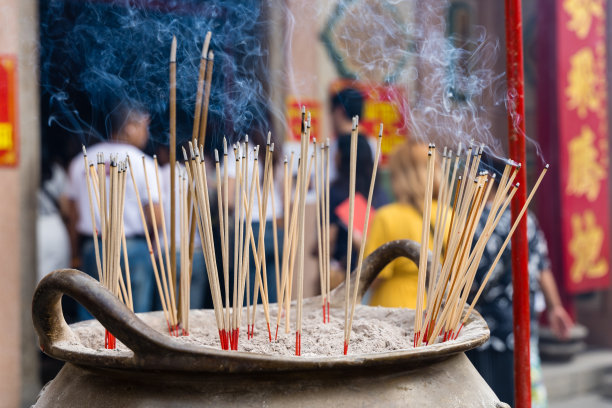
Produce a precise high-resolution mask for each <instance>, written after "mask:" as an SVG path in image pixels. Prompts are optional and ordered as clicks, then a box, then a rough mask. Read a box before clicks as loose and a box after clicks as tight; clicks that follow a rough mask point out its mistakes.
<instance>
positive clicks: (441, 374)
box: [32, 241, 507, 408]
mask: <svg viewBox="0 0 612 408" xmlns="http://www.w3.org/2000/svg"><path fill="white" fill-rule="evenodd" d="M419 250H420V248H419V245H418V244H417V243H415V242H412V241H393V242H389V243H387V244H385V245H383V246H381V247H380V248H379V249H377V250H376V251H375V252H374V253H372V254H371V255H370V256H369V257H368V258H366V259H365V260H364V265H363V271H362V274H361V278H360V282H359V294H358V296H359V298H361V296H362V295H363V294H364V293H365V290H366V289H367V288H368V287H369V285H370V284H371V283H372V281H373V280H374V279H375V277H376V276H377V274H378V272H379V271H380V270H381V269H382V268H383V267H384V266H385V265H386V264H387V263H389V262H390V261H392V260H393V259H395V258H397V257H400V256H405V257H407V258H410V259H411V260H413V261H415V262H416V263H417V264H418V259H419ZM352 279H353V280H354V279H355V273H353V275H352ZM353 284H355V282H354V281H353ZM64 294H66V295H68V296H71V297H73V298H74V299H76V300H77V301H78V302H80V303H81V304H82V305H83V306H85V307H86V308H87V309H88V310H89V311H90V312H91V313H92V314H93V315H94V316H95V317H96V318H97V319H98V321H99V322H100V323H101V324H102V325H103V326H104V327H105V328H107V329H108V330H109V331H110V332H111V333H113V334H114V335H115V336H116V338H117V339H118V340H119V341H121V342H122V343H123V344H124V345H125V346H127V348H129V350H125V351H120V350H104V351H103V352H101V351H97V350H94V349H92V348H89V347H87V346H86V345H84V344H83V343H82V342H81V339H80V338H79V336H78V335H77V334H76V333H75V331H73V330H72V329H71V327H70V326H68V325H67V324H66V322H65V320H64V318H63V314H62V309H61V302H60V301H61V297H62V295H64ZM331 300H332V302H331V305H332V308H341V307H343V300H344V286H343V285H342V286H340V287H338V288H336V289H335V290H334V291H333V292H332V299H331ZM320 304H321V300H320V298H318V297H314V298H310V299H306V300H305V302H304V308H305V309H310V308H317V309H319V308H320ZM210 313H213V312H212V310H211V311H210ZM406 313H414V311H410V310H406ZM32 317H33V321H34V327H35V329H36V331H37V333H38V336H39V340H40V347H41V350H42V351H44V352H45V353H46V354H48V355H50V356H51V357H54V358H57V359H59V360H63V361H66V364H65V365H64V367H63V368H62V370H61V371H60V373H59V374H58V376H57V377H56V378H55V379H54V380H53V381H51V382H50V383H49V384H47V385H46V386H45V388H44V389H43V391H41V394H40V396H39V399H38V402H37V404H36V405H35V406H36V407H47V406H62V407H83V406H87V407H89V408H92V407H102V406H105V407H107V406H116V407H123V406H134V405H142V406H162V405H163V406H181V407H185V406H283V407H287V406H327V407H329V406H332V405H333V406H334V408H335V407H349V406H350V407H353V406H358V405H359V406H363V405H365V406H376V405H381V406H382V405H384V406H417V405H418V406H420V407H423V406H424V407H429V406H431V407H443V406H452V407H478V406H480V407H505V406H507V405H506V404H503V403H501V402H499V400H498V399H497V397H496V396H495V394H494V393H493V391H491V389H490V388H489V387H488V386H487V384H486V383H485V382H484V380H483V379H482V378H481V377H480V375H479V374H478V373H477V371H476V370H475V369H474V367H473V366H472V365H471V364H470V362H469V360H468V359H467V358H466V357H465V355H464V354H463V352H464V351H466V350H469V349H471V348H474V347H477V346H479V345H481V344H483V343H484V342H485V341H486V340H487V339H488V337H489V332H488V328H487V326H486V323H485V322H484V320H483V319H482V318H481V317H480V316H479V315H478V314H477V313H473V314H472V316H471V317H470V318H469V320H468V322H467V324H466V328H468V327H471V329H470V330H466V333H464V334H463V335H462V336H460V337H459V338H458V339H457V340H454V341H452V342H448V343H439V344H434V345H430V346H424V347H418V348H410V349H406V350H396V351H387V352H380V353H373V354H355V355H351V354H350V353H349V355H347V356H344V355H338V356H336V357H305V356H302V357H293V356H292V357H287V356H278V355H263V354H256V353H246V352H237V351H224V350H220V349H213V348H210V347H199V346H196V345H191V344H184V343H181V342H179V341H178V340H176V339H175V338H172V337H170V336H167V335H164V334H162V333H160V332H158V331H156V330H154V329H152V328H151V327H150V326H148V325H147V324H146V323H145V322H143V320H141V319H140V318H139V317H138V315H136V314H134V313H132V312H130V311H129V310H128V309H127V308H126V307H125V306H124V305H123V304H122V303H121V302H120V301H119V300H118V299H117V298H116V297H115V296H113V295H112V294H111V293H110V292H109V291H108V290H106V289H105V288H104V287H102V286H101V285H100V284H99V283H98V282H97V281H96V280H94V279H92V278H90V277H89V276H87V275H86V274H84V273H82V272H79V271H76V270H60V271H55V272H52V273H51V274H49V275H48V276H47V277H45V279H43V280H42V281H41V282H40V284H39V285H38V288H37V289H36V293H35V295H34V298H33V303H32ZM81 325H82V323H81Z"/></svg>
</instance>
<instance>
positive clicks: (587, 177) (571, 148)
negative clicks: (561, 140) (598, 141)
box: [565, 125, 606, 201]
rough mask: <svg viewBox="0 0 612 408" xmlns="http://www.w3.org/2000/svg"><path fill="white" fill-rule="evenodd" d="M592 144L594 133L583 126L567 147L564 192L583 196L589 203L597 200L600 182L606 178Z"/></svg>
mask: <svg viewBox="0 0 612 408" xmlns="http://www.w3.org/2000/svg"><path fill="white" fill-rule="evenodd" d="M594 142H595V133H593V131H592V130H591V128H590V127H588V126H586V125H585V126H582V130H581V131H580V135H579V136H576V137H574V138H573V139H572V140H571V141H570V142H569V143H568V146H567V149H568V157H569V163H568V167H569V177H568V180H567V187H566V189H565V191H566V193H567V194H572V195H576V196H583V195H584V196H586V198H587V199H588V200H589V201H595V199H597V197H598V196H599V190H600V188H601V181H602V180H604V179H605V178H606V169H605V168H604V166H603V165H602V164H601V163H600V162H599V161H598V158H597V156H598V151H597V148H596V147H595V143H594Z"/></svg>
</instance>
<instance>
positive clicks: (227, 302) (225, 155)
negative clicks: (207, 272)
mask: <svg viewBox="0 0 612 408" xmlns="http://www.w3.org/2000/svg"><path fill="white" fill-rule="evenodd" d="M229 165H230V164H229V156H228V151H227V139H226V138H225V137H223V217H224V218H223V219H224V220H225V222H224V223H223V224H224V237H225V239H224V242H223V246H224V247H225V255H226V258H225V259H224V264H223V280H224V283H225V309H226V311H225V329H226V330H228V333H227V335H229V329H230V294H229V286H230V282H229V280H230V278H229V262H230V256H229V191H228V189H229V174H228V166H229Z"/></svg>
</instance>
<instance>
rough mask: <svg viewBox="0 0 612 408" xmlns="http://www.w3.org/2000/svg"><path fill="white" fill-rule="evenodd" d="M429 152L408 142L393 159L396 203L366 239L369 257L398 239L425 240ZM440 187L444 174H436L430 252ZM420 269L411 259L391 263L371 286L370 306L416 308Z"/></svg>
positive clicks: (378, 217) (382, 210)
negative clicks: (423, 232) (424, 222)
mask: <svg viewBox="0 0 612 408" xmlns="http://www.w3.org/2000/svg"><path fill="white" fill-rule="evenodd" d="M427 150H428V146H427V145H426V144H422V143H416V142H413V141H408V142H406V143H404V144H402V145H400V146H399V147H398V148H397V149H396V150H395V152H393V154H392V156H391V157H390V160H389V169H390V172H391V187H392V189H393V194H394V195H395V199H396V202H394V203H392V204H388V205H386V206H383V207H381V208H380V209H378V211H377V212H376V214H375V215H374V218H373V220H372V225H371V227H370V230H369V232H368V238H367V240H366V247H365V254H366V255H368V254H370V253H372V252H373V251H374V250H376V249H377V248H378V247H379V246H381V245H382V244H384V243H386V242H389V241H394V240H397V239H411V240H413V241H417V242H420V241H421V233H422V222H423V204H424V199H425V185H426V179H427ZM439 186H440V171H438V168H436V171H435V172H434V185H433V197H434V200H432V209H431V222H430V225H431V227H430V240H429V249H430V250H431V249H432V246H433V243H432V239H431V237H432V236H433V228H434V224H435V216H436V208H437V202H436V200H435V198H436V197H437V196H438V189H439ZM417 282H418V266H417V265H415V264H414V262H412V261H411V260H409V259H407V258H398V259H395V260H394V261H393V262H391V263H389V264H388V265H387V266H386V267H385V268H384V269H383V270H382V271H381V272H380V274H379V275H378V277H377V279H376V280H375V281H374V283H373V284H372V286H371V292H372V295H371V297H370V305H372V306H385V307H406V308H412V309H414V308H415V307H416V298H417Z"/></svg>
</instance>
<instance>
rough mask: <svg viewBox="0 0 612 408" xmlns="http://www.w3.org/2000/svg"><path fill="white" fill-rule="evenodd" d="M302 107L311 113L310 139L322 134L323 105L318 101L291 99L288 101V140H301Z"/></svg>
mask: <svg viewBox="0 0 612 408" xmlns="http://www.w3.org/2000/svg"><path fill="white" fill-rule="evenodd" d="M302 106H304V107H306V111H308V112H310V125H311V132H310V138H311V139H312V138H316V137H317V134H318V133H319V132H320V128H319V123H320V120H321V104H320V103H319V101H318V100H316V99H297V98H295V97H290V98H289V99H288V101H287V123H288V125H289V138H288V140H298V141H299V140H300V131H301V129H302Z"/></svg>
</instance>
